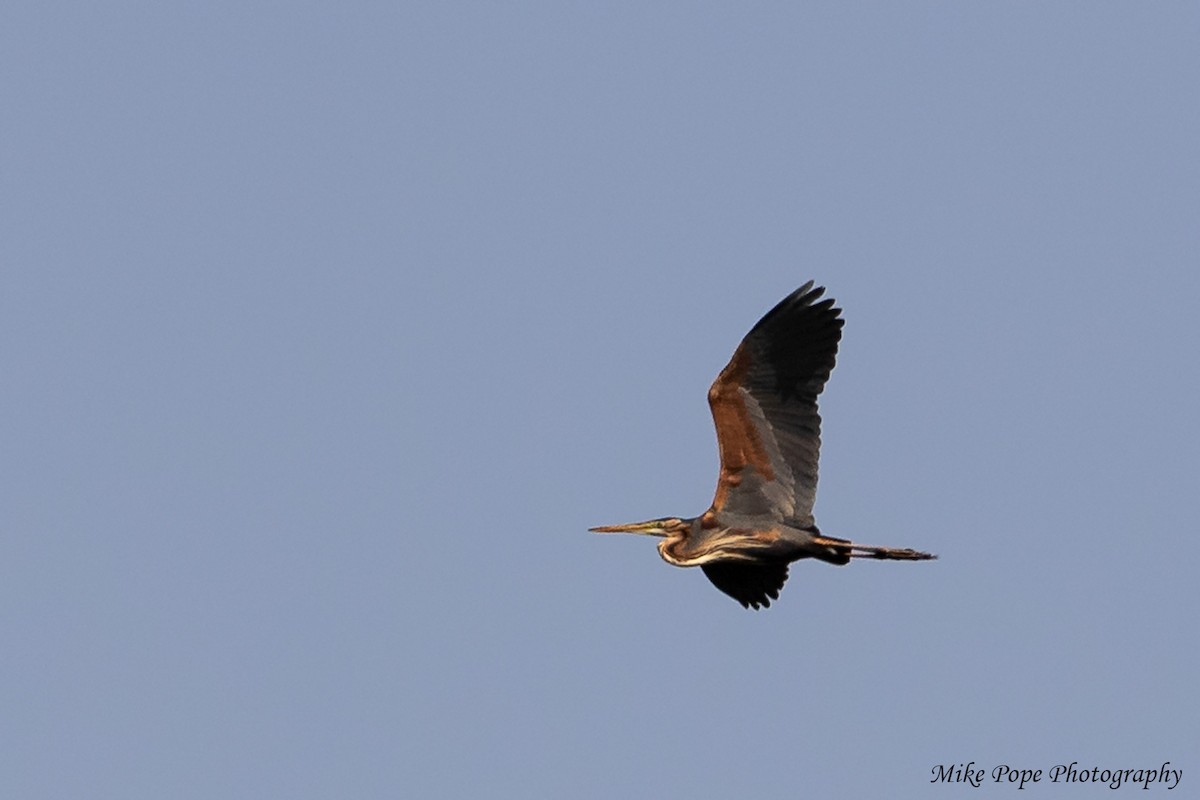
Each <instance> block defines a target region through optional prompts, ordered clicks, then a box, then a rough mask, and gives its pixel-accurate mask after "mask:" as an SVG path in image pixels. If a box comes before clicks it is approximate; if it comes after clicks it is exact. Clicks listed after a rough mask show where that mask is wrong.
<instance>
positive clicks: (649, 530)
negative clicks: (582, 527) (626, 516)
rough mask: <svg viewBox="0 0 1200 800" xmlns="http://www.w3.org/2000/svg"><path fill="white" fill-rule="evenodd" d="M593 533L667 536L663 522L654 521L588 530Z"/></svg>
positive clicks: (604, 526) (602, 526)
mask: <svg viewBox="0 0 1200 800" xmlns="http://www.w3.org/2000/svg"><path fill="white" fill-rule="evenodd" d="M588 530H589V531H591V532H592V533H640V534H643V535H644V536H666V535H667V532H666V531H665V530H663V527H662V520H660V519H652V520H650V521H649V522H628V523H626V524H624V525H601V526H599V527H598V528H588Z"/></svg>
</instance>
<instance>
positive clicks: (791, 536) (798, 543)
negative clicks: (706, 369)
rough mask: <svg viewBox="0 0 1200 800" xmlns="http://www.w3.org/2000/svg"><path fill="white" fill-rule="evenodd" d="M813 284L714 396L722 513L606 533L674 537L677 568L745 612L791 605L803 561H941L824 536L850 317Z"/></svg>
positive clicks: (757, 336) (778, 314) (779, 309)
mask: <svg viewBox="0 0 1200 800" xmlns="http://www.w3.org/2000/svg"><path fill="white" fill-rule="evenodd" d="M824 293H825V289H824V287H821V286H818V287H817V288H815V289H814V288H813V282H812V281H809V282H808V283H806V284H804V285H803V286H801V287H800V288H799V289H797V290H796V291H794V292H792V293H791V294H790V295H788V296H787V297H785V298H784V299H783V300H782V301H780V303H779V305H777V306H775V307H774V308H773V309H771V310H770V311H769V312H767V314H766V316H764V317H763V318H762V319H760V320H759V321H758V324H757V325H755V326H754V327H753V328H751V329H750V333H748V334H746V338H745V339H743V340H742V343H741V344H740V345H738V348H737V350H735V351H734V353H733V357H732V358H731V359H730V360H729V364H728V365H726V367H725V369H723V370H721V374H720V375H718V376H717V379H716V380H715V381H714V382H713V385H712V387H711V388H710V389H709V390H708V404H709V406H710V407H711V408H712V415H713V422H714V423H715V424H716V428H717V449H718V450H719V452H720V457H721V472H720V476H719V477H718V478H717V493H716V496H715V497H714V498H713V501H712V505H711V506H709V508H708V510H707V511H705V512H704V513H703V514H701V515H700V516H698V517H692V518H690V519H685V518H680V517H663V518H661V519H652V520H649V521H647V522H634V523H629V524H626V525H604V526H601V527H598V528H592V529H591V530H592V531H594V532H596V533H641V534H646V535H649V536H659V537H662V541H660V542H659V543H658V552H659V554H660V555H661V556H662V557H663V560H664V561H666V562H667V563H668V564H674V565H675V566H677V567H695V566H699V567H700V568H701V569H702V570H704V574H705V575H707V576H708V579H709V580H710V581H712V582H713V584H714V585H715V586H716V587H717V588H718V589H720V590H721V591H722V592H724V593H725V594H727V595H729V596H730V597H732V598H733V599H734V600H737V601H738V602H739V603H741V604H742V606H743V607H745V608H750V607H751V606H753V607H754V608H756V609H757V608H759V607H763V608H766V607H769V606H770V605H771V601H772V600H777V599H778V598H779V591H780V589H782V588H783V584H784V582H785V581H786V580H787V577H788V565H789V564H791V563H792V562H793V561H798V560H800V559H802V558H816V559H820V560H821V561H825V562H827V563H829V564H848V563H849V562H850V559H852V558H876V559H893V560H899V561H925V560H927V559H931V558H936V556H933V555H930V554H929V553H922V552H919V551H917V550H911V549H908V548H897V547H876V546H874V545H865V544H856V543H854V542H851V541H849V540H846V539H836V538H834V537H832V536H824V535H822V533H821V532H820V530H818V529H817V526H816V524H815V521H814V520H813V502H814V501H815V499H816V494H817V458H818V455H819V453H820V448H821V416H820V414H819V413H818V412H817V395H819V394H821V390H822V389H823V388H825V382H826V381H827V380H829V373H830V371H831V370H832V369H833V366H834V361H835V359H836V357H837V349H838V342H839V341H840V340H841V338H842V325H843V324H845V323H844V320H842V319H841V313H842V310H841V309H840V308H837V307H836V306H834V304H833V303H834V301H833V299H832V298H828V299H825V300H821V299H820V298H821V295H823V294H824Z"/></svg>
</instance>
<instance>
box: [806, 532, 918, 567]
mask: <svg viewBox="0 0 1200 800" xmlns="http://www.w3.org/2000/svg"><path fill="white" fill-rule="evenodd" d="M812 542H813V544H819V545H825V546H826V547H836V548H838V549H840V550H849V551H850V552H849V553H847V555H848V556H849V557H850V558H878V559H887V560H891V561H929V560H930V559H934V558H937V556H935V555H933V554H931V553H922V552H921V551H920V550H913V549H912V548H911V547H876V546H875V545H870V544H855V543H854V542H848V541H846V540H845V539H832V538H830V537H828V536H814V537H813V539H812Z"/></svg>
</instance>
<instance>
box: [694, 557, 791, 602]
mask: <svg viewBox="0 0 1200 800" xmlns="http://www.w3.org/2000/svg"><path fill="white" fill-rule="evenodd" d="M700 568H701V569H702V570H704V574H705V575H707V576H708V579H709V580H710V581H712V583H713V586H716V587H717V588H718V589H720V590H721V591H722V592H724V593H725V594H727V595H729V596H730V597H732V598H733V599H734V600H737V601H738V602H739V603H741V604H742V608H751V607H753V608H754V609H755V610H757V609H759V608H760V607H761V608H770V607H771V601H772V600H778V599H779V591H780V589H782V588H783V584H784V582H785V581H787V578H788V567H787V564H747V563H744V562H738V561H714V562H712V563H709V564H701V565H700Z"/></svg>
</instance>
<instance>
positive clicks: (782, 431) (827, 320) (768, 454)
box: [706, 281, 845, 577]
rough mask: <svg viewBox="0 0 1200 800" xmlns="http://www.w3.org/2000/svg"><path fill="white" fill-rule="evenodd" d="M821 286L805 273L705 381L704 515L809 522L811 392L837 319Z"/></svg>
mask: <svg viewBox="0 0 1200 800" xmlns="http://www.w3.org/2000/svg"><path fill="white" fill-rule="evenodd" d="M824 293H825V289H824V288H823V287H817V288H815V289H814V288H813V283H812V281H809V282H808V283H806V284H804V285H803V286H801V287H800V288H799V289H797V290H796V291H795V292H793V293H792V294H790V295H788V296H787V297H785V298H784V299H783V300H782V301H781V302H780V303H779V304H778V305H776V306H775V308H773V309H771V310H770V311H769V312H767V314H766V315H765V316H764V317H763V318H762V319H761V320H759V321H758V324H756V325H755V326H754V327H753V328H752V329H751V330H750V333H748V334H746V338H745V339H743V340H742V342H741V344H740V345H738V348H737V350H736V351H734V354H733V357H732V358H731V359H730V360H729V364H728V365H726V367H725V369H723V370H721V374H720V375H718V376H717V379H716V381H714V382H713V385H712V387H711V388H710V389H709V391H708V402H709V405H710V407H711V408H712V414H713V423H714V424H715V425H716V429H717V444H718V449H719V451H720V456H721V473H720V476H719V478H718V480H717V491H716V495H715V497H714V498H713V504H712V508H711V509H710V514H709V515H706V517H707V518H708V519H713V515H714V514H719V513H722V512H726V513H734V514H739V515H743V516H764V517H769V518H771V519H775V520H780V521H797V522H800V523H803V524H804V525H811V524H812V508H813V503H814V502H815V500H816V492H817V462H818V458H819V456H820V450H821V416H820V414H819V412H818V410H817V396H818V395H820V393H821V390H822V389H824V388H825V382H826V381H828V380H829V373H830V371H831V370H832V369H833V367H834V364H835V363H836V358H837V349H838V343H839V342H840V341H841V336H842V326H843V325H844V324H845V323H844V320H842V319H841V318H840V315H841V313H842V311H841V309H840V308H837V307H836V306H835V305H834V301H833V300H832V299H826V300H820V297H821V296H822V295H823V294H824ZM710 577H711V576H710Z"/></svg>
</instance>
